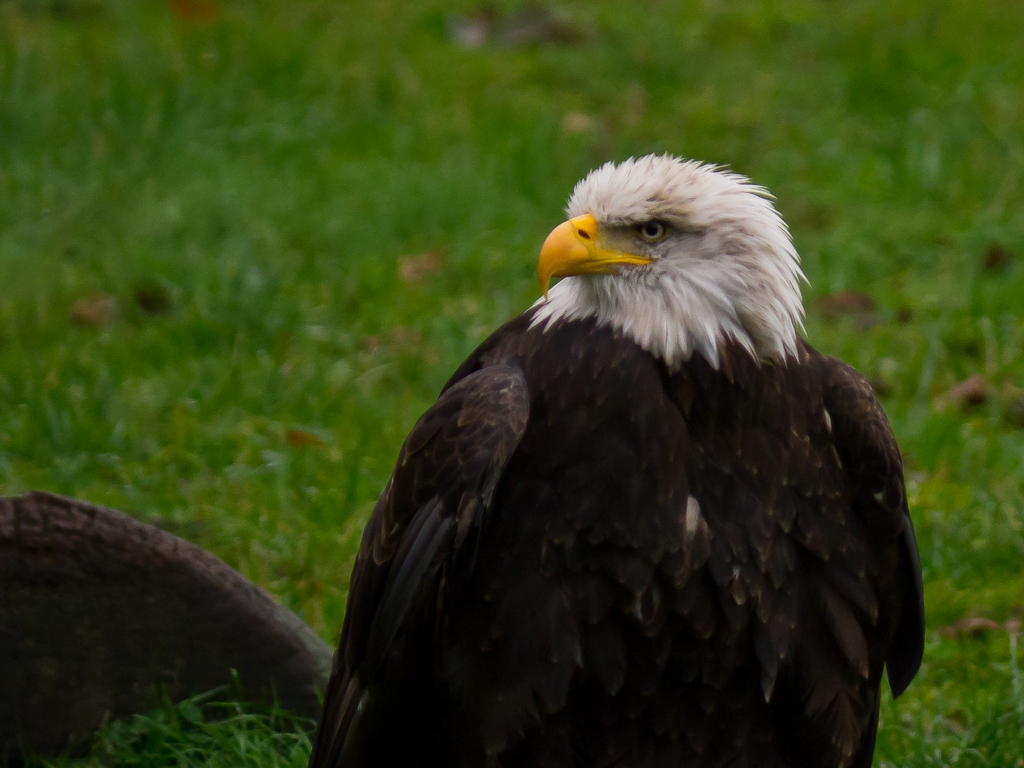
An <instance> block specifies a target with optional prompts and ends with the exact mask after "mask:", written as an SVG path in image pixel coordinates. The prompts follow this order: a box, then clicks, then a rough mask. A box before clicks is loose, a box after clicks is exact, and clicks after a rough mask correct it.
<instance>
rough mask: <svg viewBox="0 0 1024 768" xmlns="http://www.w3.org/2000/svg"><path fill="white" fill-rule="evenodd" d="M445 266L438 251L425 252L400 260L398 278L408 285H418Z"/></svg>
mask: <svg viewBox="0 0 1024 768" xmlns="http://www.w3.org/2000/svg"><path fill="white" fill-rule="evenodd" d="M443 266H444V259H443V258H441V254H439V253H438V252H437V251H424V252H423V253H417V254H416V255H415V256H402V257H401V258H399V259H398V276H399V277H400V278H401V279H402V282H403V283H405V284H406V285H418V284H419V283H422V282H423V281H425V280H426V279H427V278H428V277H430V276H431V275H433V274H434V273H435V272H438V271H439V270H440V269H441V267H443Z"/></svg>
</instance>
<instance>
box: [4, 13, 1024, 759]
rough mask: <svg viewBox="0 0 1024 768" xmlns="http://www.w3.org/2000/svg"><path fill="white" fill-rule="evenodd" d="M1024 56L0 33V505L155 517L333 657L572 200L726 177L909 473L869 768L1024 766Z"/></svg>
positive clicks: (762, 42)
mask: <svg viewBox="0 0 1024 768" xmlns="http://www.w3.org/2000/svg"><path fill="white" fill-rule="evenodd" d="M531 19H532V21H531ZM524 20H525V22H524ZM517 23H518V24H520V27H523V28H530V24H532V25H533V27H532V29H533V31H532V32H529V31H528V32H527V33H522V29H519V32H518V33H517V27H516V24H517ZM1022 33H1024V4H1021V3H1019V2H1018V1H1017V0H991V1H990V2H987V3H977V2H974V1H973V0H900V1H899V2H895V3H894V2H891V1H890V2H885V1H882V0H850V1H849V2H838V0H792V1H786V2H781V1H779V2H752V1H751V0H728V1H726V0H704V1H703V2H667V1H665V2H655V1H653V0H650V1H648V2H643V3H633V4H625V3H617V2H613V0H600V1H598V2H587V3H583V2H571V1H569V0H566V1H565V2H562V1H561V0H559V2H558V3H557V4H556V5H552V6H550V7H546V8H545V7H540V6H536V5H533V6H530V5H526V4H524V3H521V2H516V1H515V0H503V1H502V2H498V3H493V4H491V5H487V6H480V5H479V4H478V3H476V2H468V1H467V0H461V1H455V2H445V3H442V2H440V1H439V0H422V1H417V2H399V1H398V0H367V1H366V2H327V1H326V0H320V1H315V0H314V1H309V2H281V1H276V0H248V1H243V0H221V1H220V2H213V1H212V0H168V2H166V3H165V2H157V1H156V0H147V1H145V2H142V1H136V2H131V1H129V0H0V285H2V286H3V288H2V290H0V492H2V493H4V494H15V493H20V492H23V491H26V490H28V489H32V488H42V489H47V490H51V491H55V492H59V493H64V494H69V495H73V496H78V497H82V498H85V499H88V500H90V501H93V502H97V503H102V504H107V505H110V506H113V507H117V508H120V509H124V510H126V511H129V512H130V513H132V514H133V515H136V516H137V517H139V518H141V519H143V520H148V521H153V522H156V523H158V524H159V525H161V526H162V527H164V528H166V529H168V530H170V531H172V532H174V533H177V534H178V535H181V536H184V537H185V538H188V539H190V540H191V541H194V542H196V543H198V544H200V545H201V546H203V547H206V548H207V549H209V550H211V551H213V552H214V553H216V554H217V555H219V556H220V557H222V558H223V559H225V560H226V561H227V562H228V563H229V564H231V565H232V566H234V567H236V568H238V569H239V570H241V571H242V572H243V573H245V574H246V575H247V576H249V577H250V578H252V579H254V580H255V581H256V582H258V583H259V584H261V585H263V586H265V587H266V588H268V589H269V590H270V591H271V592H272V593H273V594H274V595H276V596H277V597H278V598H279V599H280V600H282V601H283V602H284V603H285V604H286V605H288V606H289V607H291V608H292V609H294V610H295V611H297V612H298V613H299V614H300V615H302V616H303V617H304V618H305V619H306V620H307V621H308V622H309V623H310V624H311V625H312V626H313V627H314V628H315V629H316V630H317V631H318V632H319V633H320V634H321V635H323V636H324V637H325V638H327V639H328V640H329V641H331V642H334V641H335V640H336V638H337V635H338V633H339V631H340V628H341V623H342V620H343V615H344V599H345V591H346V586H347V581H348V575H349V570H350V568H351V563H352V558H353V556H354V554H355V550H356V547H357V546H358V541H359V536H360V534H361V530H362V526H363V524H364V523H365V521H366V519H367V516H368V514H369V511H370V510H371V508H372V505H373V502H374V500H375V498H376V496H377V494H378V493H379V491H380V490H381V488H382V487H383V485H384V482H385V481H386V479H387V476H388V474H389V473H390V470H391V465H392V462H393V461H394V457H395V455H396V453H397V450H398V446H399V445H400V444H401V441H402V439H403V438H404V436H405V434H406V432H407V431H408V429H409V428H410V427H411V425H412V424H413V422H414V421H415V419H416V418H417V416H418V415H419V414H420V413H421V412H422V411H423V410H424V409H425V408H426V407H428V406H429V404H430V403H431V402H432V400H433V398H434V397H435V396H436V393H437V391H438V389H439V387H440V386H441V384H442V383H443V382H444V380H445V379H446V378H447V376H448V375H449V374H450V372H451V371H452V370H453V369H454V368H455V367H456V365H457V364H458V363H459V362H460V361H461V360H462V358H463V357H464V356H465V355H466V354H467V353H468V352H469V351H470V350H471V349H472V348H473V347H474V345H475V344H477V343H478V342H479V341H480V340H481V339H482V338H483V337H484V336H485V335H486V334H487V333H488V332H489V331H490V330H491V329H493V328H494V327H495V326H497V325H498V324H500V323H501V322H502V321H504V320H505V319H507V318H508V317H510V316H512V315H514V314H516V313H518V312H520V311H521V310H523V309H524V308H526V307H527V306H528V305H529V304H530V302H532V301H533V300H534V298H535V297H536V293H537V289H536V282H535V277H534V265H535V258H536V253H537V250H538V248H539V245H540V243H541V241H542V239H543V237H544V235H545V234H546V233H547V231H548V230H549V229H550V228H551V227H552V226H553V225H555V224H556V223H558V222H559V221H560V220H561V212H560V211H561V207H562V205H563V204H564V201H565V199H566V197H567V195H568V193H569V191H570V190H571V188H572V185H573V184H574V183H575V181H576V180H577V179H579V178H580V177H582V176H583V175H584V174H585V173H586V172H587V171H588V170H589V169H590V168H592V167H594V166H595V165H598V164H600V163H602V162H604V161H606V160H608V159H622V158H625V157H627V156H630V155H637V154H643V153H647V152H671V153H676V154H681V155H685V156H689V157H696V158H700V159H704V160H708V161H712V162H716V163H721V164H727V165H729V166H730V167H732V168H734V169H736V170H738V171H740V172H742V173H745V174H747V175H749V176H750V177H752V178H753V179H754V180H755V181H757V182H758V183H761V184H764V185H765V186H767V187H768V188H769V189H771V190H772V192H774V193H775V195H776V196H777V198H778V207H779V208H780V210H781V211H782V213H783V215H784V216H785V217H786V218H787V220H788V221H789V223H790V225H791V227H792V229H793V233H794V238H795V241H796V244H797V246H798V248H799V250H800V252H801V254H802V256H803V259H804V268H805V271H806V273H807V276H808V278H809V280H810V286H809V287H808V288H807V289H806V290H805V299H806V303H807V305H808V308H809V314H808V320H807V337H808V338H809V340H810V341H811V342H812V343H813V344H814V345H815V346H817V347H818V348H820V349H822V350H823V351H826V352H828V353H831V354H834V355H837V356H839V357H842V358H843V359H845V360H847V361H848V362H850V363H852V364H854V365H855V366H857V367H858V368H859V369H860V370H861V371H863V372H864V373H865V374H866V375H868V376H869V377H870V378H871V379H872V381H873V382H874V383H875V385H876V388H877V389H878V391H879V393H880V394H881V395H882V398H883V402H884V405H885V407H886V410H887V412H888V413H889V415H890V418H891V419H892V421H893V425H894V427H895V429H896V433H897V436H898V437H899V440H900V443H901V446H902V447H903V450H904V452H905V456H906V464H907V472H908V488H909V492H910V495H911V506H912V511H913V515H914V519H915V522H916V525H917V528H918V537H919V540H920V544H921V552H922V560H923V565H924V571H925V580H926V593H927V604H928V610H929V627H930V629H929V641H928V647H927V651H926V656H925V665H924V668H923V670H922V673H921V674H920V676H919V677H918V679H917V681H916V682H915V683H914V685H913V686H912V687H911V689H910V691H909V692H908V693H907V694H906V695H905V697H903V698H901V699H900V700H899V701H898V702H896V703H895V704H893V703H891V702H888V703H887V704H886V705H885V707H884V710H883V726H882V730H881V733H880V737H879V757H878V758H877V760H876V763H877V764H880V765H893V766H895V765H913V766H925V765H928V766H932V765H934V766H940V765H942V766H945V765H954V764H955V765H964V766H967V765H971V766H973V765H979V766H981V765H985V766H1024V736H1022V735H1021V732H1022V731H1024V698H1022V693H1021V686H1020V674H1021V673H1020V667H1021V664H1022V662H1020V661H1019V660H1017V659H1016V656H1015V648H1016V646H1015V645H1014V643H1015V641H1016V639H1017V634H1016V633H1017V632H1019V626H1020V623H1019V619H1020V617H1021V611H1022V606H1024V568H1022V558H1024V355H1022V350H1021V347H1022V344H1024V316H1022V315H1024V312H1022V310H1024V46H1022V45H1020V40H1021V38H1022ZM971 377H979V378H974V379H971ZM967 380H970V381H971V382H972V383H970V384H968V385H967V388H966V390H964V389H955V387H956V385H958V384H959V383H962V382H964V381H967ZM951 389H953V392H952V393H950V390H951ZM108 735H109V732H108ZM107 746H108V747H109V744H108V745H107ZM293 746H294V745H293ZM293 746H290V747H289V749H293ZM298 748H299V749H300V751H301V749H303V748H305V749H308V742H307V743H306V746H305V747H302V746H301V745H300V746H299V747H298ZM98 749H100V748H99V747H98ZM103 749H107V747H103V748H102V749H100V751H99V752H98V753H97V754H101V755H106V757H102V759H101V758H96V759H97V760H99V761H100V764H116V763H117V761H116V760H114V758H111V757H110V752H109V749H108V750H107V752H103ZM289 754H292V753H289ZM204 759H205V758H204ZM153 760H156V758H155V757H154V758H153ZM200 762H201V761H200ZM143 763H145V761H143ZM153 764H156V763H153ZM161 764H162V763H161ZM168 764H172V763H168ZM173 764H179V763H173ZM203 764H206V763H203ZM268 764H270V763H268Z"/></svg>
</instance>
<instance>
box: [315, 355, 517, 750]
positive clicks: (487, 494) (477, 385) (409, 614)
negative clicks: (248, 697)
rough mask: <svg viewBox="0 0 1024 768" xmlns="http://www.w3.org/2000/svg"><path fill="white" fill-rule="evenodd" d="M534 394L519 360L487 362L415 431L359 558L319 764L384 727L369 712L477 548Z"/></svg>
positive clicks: (320, 734)
mask: <svg viewBox="0 0 1024 768" xmlns="http://www.w3.org/2000/svg"><path fill="white" fill-rule="evenodd" d="M529 403H530V399H529V392H528V389H527V384H526V380H525V378H524V376H523V374H522V372H521V371H520V370H519V369H518V368H514V367H511V366H506V365H495V366H492V367H487V368H483V369H482V370H479V371H476V372H475V373H471V374H469V375H468V376H465V378H462V379H461V380H460V381H458V382H457V383H455V384H454V385H451V386H450V387H449V388H448V389H447V390H446V391H445V392H444V393H443V394H442V395H441V397H440V398H439V399H438V401H437V402H436V403H435V404H434V405H433V407H431V408H430V410H428V411H427V412H426V413H425V414H423V416H422V417H421V418H420V420H419V421H418V422H417V423H416V426H415V427H414V428H413V430H412V432H411V433H410V434H409V437H408V438H407V439H406V441H405V444H404V445H403V446H402V450H401V452H400V454H399V457H398V462H397V464H396V466H395V470H394V472H393V474H392V476H391V480H390V481H389V482H388V485H387V487H386V488H385V490H384V493H383V494H382V495H381V497H380V500H379V501H378V502H377V506H376V507H375V508H374V511H373V514H372V515H371V517H370V521H369V522H368V524H367V526H366V530H365V532H364V533H363V539H362V543H361V544H360V547H359V554H358V555H357V557H356V562H355V567H354V568H353V571H352V581H351V585H350V588H349V596H348V606H347V612H346V616H345V624H344V627H343V629H342V633H341V641H340V644H339V647H338V651H337V653H336V654H335V658H334V669H333V672H332V674H331V679H330V682H329V683H328V688H327V696H326V698H325V700H324V710H323V715H322V717H321V721H320V727H319V729H318V731H317V736H316V743H315V746H314V749H313V754H312V756H311V758H310V766H311V768H316V767H318V766H323V767H324V768H336V766H346V765H348V764H349V763H350V762H351V761H352V760H354V759H357V754H358V752H359V751H360V746H359V744H360V742H361V741H362V740H363V736H364V734H365V732H366V731H367V730H368V729H373V728H376V724H374V723H370V722H367V720H368V719H372V717H373V715H372V711H373V709H374V706H373V705H374V702H373V697H374V695H375V693H376V690H375V688H376V686H377V685H378V683H379V682H380V681H381V680H382V679H383V678H384V677H385V676H386V675H387V673H388V667H389V665H390V664H392V663H393V662H394V659H393V653H392V651H393V650H394V649H395V647H396V646H397V645H398V643H399V641H400V640H401V638H402V636H403V634H404V633H407V632H409V631H410V626H409V625H410V624H411V623H414V618H415V617H416V616H421V615H423V613H425V612H429V611H430V610H431V606H432V605H436V604H437V601H438V597H439V596H438V594H437V592H438V584H439V582H440V581H441V577H440V574H441V573H442V572H443V568H444V565H445V564H450V563H451V562H452V561H453V560H456V559H458V558H462V557H465V558H467V559H471V558H473V557H474V555H475V552H474V549H475V543H476V541H477V539H478V534H479V530H480V528H481V526H482V525H484V523H485V517H486V513H487V510H488V507H489V505H490V503H491V500H492V498H493V495H494V490H495V488H496V486H497V484H498V481H499V479H500V477H501V475H502V472H503V471H504V469H505V466H506V465H507V463H508V461H509V459H510V457H511V456H512V453H513V452H514V451H515V448H516V446H517V445H518V443H519V440H520V438H521V437H522V435H523V432H524V431H525V429H526V422H527V417H528V415H529ZM368 713H369V714H368ZM393 738H397V739H401V738H403V735H402V734H401V733H395V734H393Z"/></svg>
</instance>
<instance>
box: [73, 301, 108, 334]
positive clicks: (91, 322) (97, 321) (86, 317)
mask: <svg viewBox="0 0 1024 768" xmlns="http://www.w3.org/2000/svg"><path fill="white" fill-rule="evenodd" d="M116 315H117V300H116V299H114V297H113V296H110V295H108V294H106V293H91V294H89V295H88V296H83V297H82V298H80V299H78V300H77V301H76V302H75V303H74V304H72V305H71V322H72V323H74V324H75V325H77V326H78V327H79V328H84V327H87V326H95V325H108V324H109V323H111V322H112V321H113V320H114V317H115V316H116Z"/></svg>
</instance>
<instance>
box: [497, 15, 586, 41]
mask: <svg viewBox="0 0 1024 768" xmlns="http://www.w3.org/2000/svg"><path fill="white" fill-rule="evenodd" d="M584 37H586V35H585V33H584V30H583V29H582V28H581V27H580V25H579V24H575V23H573V22H572V21H571V20H569V19H565V18H562V17H561V16H558V15H557V14H555V13H554V12H552V11H551V10H550V9H548V8H544V7H542V6H538V5H533V6H527V7H526V8H523V9H522V10H520V11H517V12H516V13H513V14H512V15H510V16H509V17H508V18H507V19H506V20H505V23H504V24H503V25H502V27H501V29H500V31H499V32H498V41H499V42H501V43H503V44H504V45H541V44H544V43H554V44H556V45H572V44H574V43H579V42H581V41H582V40H583V39H584Z"/></svg>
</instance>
